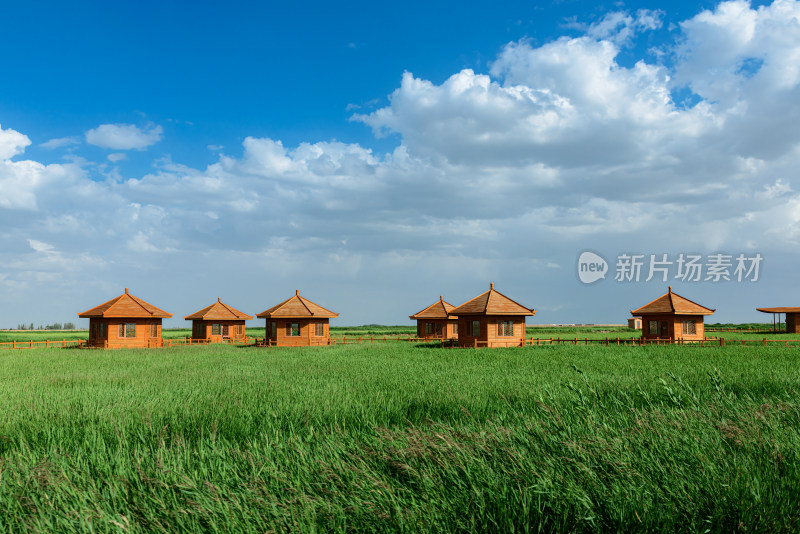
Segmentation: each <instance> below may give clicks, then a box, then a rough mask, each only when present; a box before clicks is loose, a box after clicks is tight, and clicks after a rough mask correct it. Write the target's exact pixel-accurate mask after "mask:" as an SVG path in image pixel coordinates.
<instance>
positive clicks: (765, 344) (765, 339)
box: [764, 338, 767, 347]
mask: <svg viewBox="0 0 800 534" xmlns="http://www.w3.org/2000/svg"><path fill="white" fill-rule="evenodd" d="M764 346H765V347H766V346H767V338H764Z"/></svg>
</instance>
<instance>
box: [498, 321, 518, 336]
mask: <svg viewBox="0 0 800 534" xmlns="http://www.w3.org/2000/svg"><path fill="white" fill-rule="evenodd" d="M497 335H498V336H513V335H514V321H500V322H498V323H497Z"/></svg>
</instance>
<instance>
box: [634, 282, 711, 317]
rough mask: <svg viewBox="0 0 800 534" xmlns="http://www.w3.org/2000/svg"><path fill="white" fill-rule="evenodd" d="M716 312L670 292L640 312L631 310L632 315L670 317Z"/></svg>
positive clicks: (640, 309)
mask: <svg viewBox="0 0 800 534" xmlns="http://www.w3.org/2000/svg"><path fill="white" fill-rule="evenodd" d="M714 311H715V310H712V309H711V308H706V307H705V306H701V305H700V304H698V303H696V302H693V301H691V300H689V299H687V298H684V297H682V296H680V295H678V294H677V293H673V292H672V286H669V291H667V292H666V293H664V294H663V295H661V296H660V297H658V298H657V299H655V300H654V301H652V302H650V303H649V304H645V305H644V306H642V307H641V308H639V309H638V310H631V315H651V314H670V315H711V314H712V313H714Z"/></svg>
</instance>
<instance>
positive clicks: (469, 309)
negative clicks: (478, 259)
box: [450, 283, 536, 315]
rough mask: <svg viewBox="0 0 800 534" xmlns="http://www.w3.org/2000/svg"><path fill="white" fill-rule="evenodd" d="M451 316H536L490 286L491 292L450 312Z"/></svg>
mask: <svg viewBox="0 0 800 534" xmlns="http://www.w3.org/2000/svg"><path fill="white" fill-rule="evenodd" d="M450 314H451V315H535V314H536V311H535V310H534V309H533V308H526V307H525V306H523V305H522V304H520V303H518V302H515V301H513V300H511V299H510V298H508V297H507V296H505V295H503V294H502V293H500V292H499V291H496V290H495V289H494V284H493V283H492V284H489V291H487V292H486V293H481V294H480V295H478V296H477V297H475V298H474V299H472V300H470V301H468V302H465V303H464V304H462V305H461V306H458V307H457V308H453V309H452V310H450Z"/></svg>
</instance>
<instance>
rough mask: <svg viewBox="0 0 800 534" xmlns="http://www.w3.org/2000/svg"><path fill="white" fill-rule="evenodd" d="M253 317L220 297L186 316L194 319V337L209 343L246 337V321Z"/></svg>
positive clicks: (188, 318) (188, 319)
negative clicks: (209, 304)
mask: <svg viewBox="0 0 800 534" xmlns="http://www.w3.org/2000/svg"><path fill="white" fill-rule="evenodd" d="M252 318H253V316H252V315H247V314H246V313H244V312H240V311H239V310H237V309H236V308H233V307H231V306H228V305H227V304H225V303H224V302H222V300H221V299H219V298H217V302H215V303H214V304H212V305H211V306H206V307H205V308H203V309H202V310H200V311H197V312H195V313H193V314H191V315H187V316H186V317H184V319H186V320H187V321H192V339H193V340H205V341H207V342H209V343H222V342H224V341H237V340H242V339H244V338H245V325H244V322H245V321H249V320H250V319H252Z"/></svg>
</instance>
